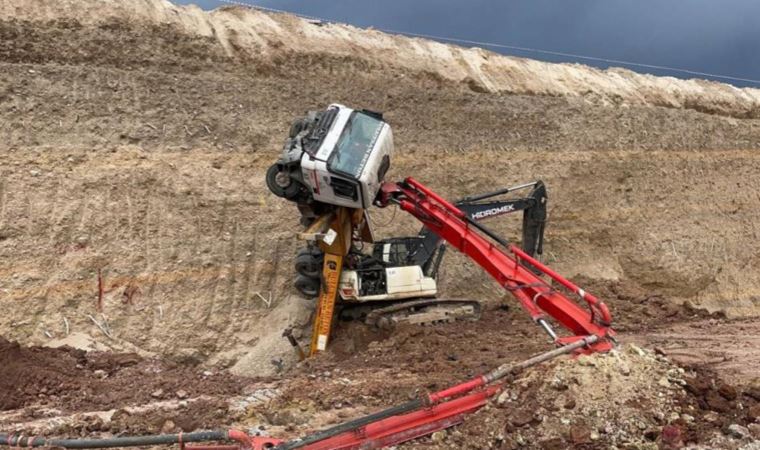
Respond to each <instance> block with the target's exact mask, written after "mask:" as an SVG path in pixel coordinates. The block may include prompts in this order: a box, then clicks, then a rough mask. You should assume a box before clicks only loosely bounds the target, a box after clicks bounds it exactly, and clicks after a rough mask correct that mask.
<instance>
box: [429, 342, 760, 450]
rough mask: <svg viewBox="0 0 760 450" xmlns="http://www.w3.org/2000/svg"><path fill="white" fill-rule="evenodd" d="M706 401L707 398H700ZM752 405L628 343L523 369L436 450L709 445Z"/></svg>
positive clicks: (742, 421) (744, 420)
mask: <svg viewBox="0 0 760 450" xmlns="http://www.w3.org/2000/svg"><path fill="white" fill-rule="evenodd" d="M706 397H708V398H710V399H711V400H710V401H705V398H706ZM756 404H757V402H756V401H755V400H754V399H753V398H751V397H749V396H743V395H742V393H741V392H740V391H738V390H737V389H736V388H734V387H732V386H729V385H727V384H724V383H721V382H720V381H716V379H715V378H714V375H713V374H709V373H705V372H690V371H688V370H684V369H683V368H680V367H678V366H676V365H674V364H672V363H671V362H670V361H669V360H668V359H667V358H664V357H662V356H658V355H656V354H654V353H653V352H650V351H647V350H643V349H641V348H638V347H636V346H634V345H628V346H624V347H623V348H621V349H619V351H613V352H611V353H609V354H607V355H593V356H591V357H588V356H581V357H580V358H578V359H577V360H574V359H563V360H559V361H555V362H553V363H549V364H547V365H544V366H542V367H540V368H537V369H534V370H530V371H528V372H526V373H525V374H524V375H523V376H520V377H519V378H518V379H517V380H515V381H514V382H512V383H508V384H507V386H506V388H505V390H504V391H503V392H502V393H501V394H500V395H499V397H498V398H497V399H496V401H494V402H493V404H492V405H491V406H489V407H487V408H485V409H484V410H481V411H479V412H478V413H476V414H474V415H473V416H472V417H470V418H468V420H467V421H466V422H465V424H464V425H462V426H461V427H459V428H457V429H454V430H450V431H448V432H447V433H445V435H444V436H437V437H433V438H432V439H431V440H435V439H436V438H437V439H438V440H439V446H437V448H462V447H461V446H467V448H502V449H508V448H543V449H548V448H556V449H561V448H569V447H573V448H600V449H601V448H611V447H617V448H642V449H643V448H658V445H659V446H661V447H660V448H680V446H682V445H684V444H696V443H702V444H705V443H707V442H711V443H712V444H713V445H718V446H719V447H720V448H736V447H738V446H739V445H741V443H742V440H741V439H731V438H728V437H726V436H724V433H723V432H724V431H725V430H726V429H727V427H729V426H731V425H734V426H736V425H739V426H743V425H746V424H749V423H752V421H753V419H752V418H751V417H748V415H747V414H746V408H752V407H754V405H756Z"/></svg>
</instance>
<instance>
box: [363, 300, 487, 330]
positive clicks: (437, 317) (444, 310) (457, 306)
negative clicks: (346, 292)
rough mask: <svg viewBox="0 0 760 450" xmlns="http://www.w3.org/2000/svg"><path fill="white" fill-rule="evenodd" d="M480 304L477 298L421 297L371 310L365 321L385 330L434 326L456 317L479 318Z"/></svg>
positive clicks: (456, 318)
mask: <svg viewBox="0 0 760 450" xmlns="http://www.w3.org/2000/svg"><path fill="white" fill-rule="evenodd" d="M481 310H482V307H481V305H480V302H478V301H476V300H462V299H450V300H449V299H438V298H429V299H420V300H411V301H405V302H398V303H394V304H393V305H390V306H386V307H383V308H377V309H373V310H372V311H371V312H369V313H368V314H367V316H366V317H365V319H364V322H365V323H366V324H367V325H370V326H376V327H378V328H381V329H384V330H388V329H393V328H395V327H397V326H399V325H402V324H408V325H436V324H441V323H450V322H454V321H457V320H478V319H479V318H480V313H481Z"/></svg>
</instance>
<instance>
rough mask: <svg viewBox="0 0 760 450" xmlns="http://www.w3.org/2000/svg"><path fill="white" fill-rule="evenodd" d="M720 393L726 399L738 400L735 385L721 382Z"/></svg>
mask: <svg viewBox="0 0 760 450" xmlns="http://www.w3.org/2000/svg"><path fill="white" fill-rule="evenodd" d="M718 394H720V395H721V397H723V398H725V399H726V400H736V397H737V396H738V394H737V392H736V389H735V388H734V387H733V386H729V385H727V384H721V385H720V387H719V388H718Z"/></svg>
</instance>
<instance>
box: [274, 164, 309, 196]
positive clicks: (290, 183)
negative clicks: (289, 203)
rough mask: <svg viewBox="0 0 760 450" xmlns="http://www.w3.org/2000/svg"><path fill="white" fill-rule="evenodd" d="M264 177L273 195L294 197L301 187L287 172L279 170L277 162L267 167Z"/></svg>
mask: <svg viewBox="0 0 760 450" xmlns="http://www.w3.org/2000/svg"><path fill="white" fill-rule="evenodd" d="M266 179H267V187H268V188H269V190H270V191H272V193H273V194H274V195H276V196H278V197H282V198H286V199H288V200H291V199H294V198H295V197H296V196H297V195H298V191H299V190H300V187H301V186H300V183H298V182H297V181H295V180H294V179H293V178H291V177H290V174H289V173H287V172H280V169H279V168H278V167H277V164H272V166H270V167H269V169H267V176H266Z"/></svg>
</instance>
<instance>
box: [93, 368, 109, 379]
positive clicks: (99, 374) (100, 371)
mask: <svg viewBox="0 0 760 450" xmlns="http://www.w3.org/2000/svg"><path fill="white" fill-rule="evenodd" d="M92 374H93V375H95V377H96V378H100V379H101V380H102V379H103V378H106V377H107V376H108V372H106V371H105V370H103V369H98V370H96V371H94V372H92Z"/></svg>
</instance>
